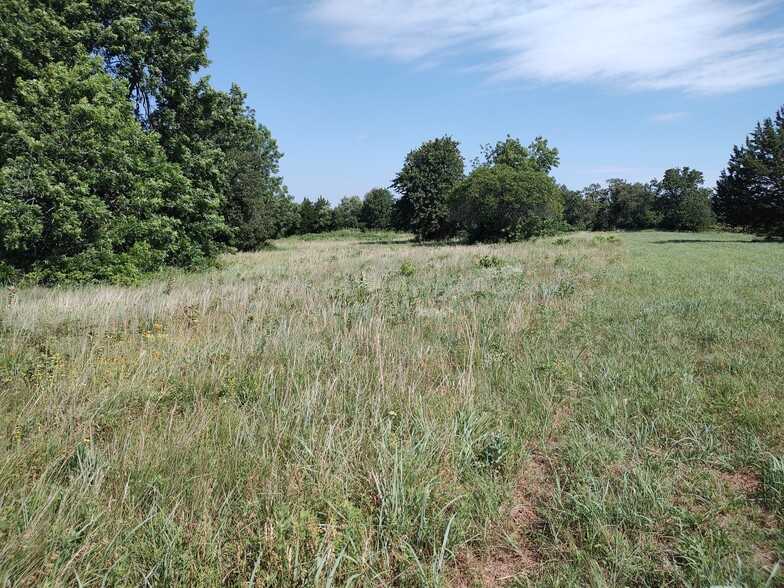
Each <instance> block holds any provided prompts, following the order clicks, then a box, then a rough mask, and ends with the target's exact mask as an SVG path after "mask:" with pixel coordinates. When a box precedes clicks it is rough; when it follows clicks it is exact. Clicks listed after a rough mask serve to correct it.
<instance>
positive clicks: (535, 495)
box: [450, 454, 552, 588]
mask: <svg viewBox="0 0 784 588" xmlns="http://www.w3.org/2000/svg"><path fill="white" fill-rule="evenodd" d="M549 471H550V466H549V463H548V461H547V459H546V458H545V457H544V456H542V455H539V454H536V455H534V456H532V459H531V461H530V462H528V464H527V465H526V466H525V467H524V468H523V469H522V470H521V471H520V472H519V473H518V475H517V478H516V480H515V486H514V490H513V492H512V496H511V498H510V500H509V502H508V503H507V504H505V505H504V507H503V514H504V515H505V516H504V517H502V518H501V520H500V521H499V522H498V523H494V524H491V525H490V529H489V537H488V540H487V542H486V543H485V545H484V546H483V547H477V546H469V547H466V548H465V549H462V550H461V551H459V552H458V553H457V555H456V565H455V574H454V576H453V578H452V581H451V582H450V586H454V587H455V588H479V587H482V588H491V587H497V586H504V585H506V584H508V583H510V582H511V581H513V580H514V579H516V578H520V577H523V576H527V575H534V576H535V575H536V574H538V572H539V570H540V569H541V565H542V564H541V562H542V556H541V554H540V553H539V552H538V551H537V549H536V548H535V547H534V546H533V545H532V544H531V540H530V534H531V533H532V532H533V531H534V530H535V529H536V527H537V526H538V525H540V524H541V523H542V520H541V519H540V518H539V516H538V515H537V514H536V509H537V507H538V506H539V505H541V504H543V503H544V502H546V501H547V496H548V493H549V492H550V491H551V488H552V484H551V483H550V475H549Z"/></svg>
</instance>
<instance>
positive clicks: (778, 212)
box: [291, 108, 784, 242]
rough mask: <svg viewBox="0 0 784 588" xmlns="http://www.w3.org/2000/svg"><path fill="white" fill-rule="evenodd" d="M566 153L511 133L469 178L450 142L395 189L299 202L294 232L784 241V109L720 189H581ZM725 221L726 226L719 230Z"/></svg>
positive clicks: (655, 183)
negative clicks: (729, 236) (712, 233)
mask: <svg viewBox="0 0 784 588" xmlns="http://www.w3.org/2000/svg"><path fill="white" fill-rule="evenodd" d="M559 163H560V158H559V154H558V149H556V148H554V147H550V146H549V145H548V142H547V140H546V139H544V138H542V137H536V138H535V139H534V140H533V141H532V142H531V143H530V144H529V145H528V146H524V145H523V144H522V143H521V142H520V140H519V139H516V138H512V137H511V136H509V135H507V137H506V139H504V140H502V141H498V142H496V143H495V144H487V145H483V146H482V147H481V155H480V157H477V158H475V159H474V160H473V161H472V162H471V171H470V172H469V173H468V174H465V160H464V158H463V156H462V154H461V153H460V144H459V143H458V142H457V141H455V140H454V139H453V138H451V137H450V136H444V137H440V138H436V139H433V140H430V141H426V142H424V143H423V144H422V145H421V146H420V147H418V148H417V149H414V150H412V151H411V152H409V153H408V155H407V156H406V158H405V161H404V163H403V168H402V169H401V170H400V172H399V173H398V174H397V175H396V176H395V178H394V179H393V180H392V182H391V185H390V188H392V189H394V190H395V191H396V192H397V193H398V195H399V197H398V198H395V197H394V196H393V195H392V193H391V192H389V190H387V189H383V188H375V189H373V190H371V191H370V192H369V193H368V194H367V195H366V196H365V199H364V200H362V199H360V198H359V197H358V196H350V197H346V198H343V199H342V200H341V201H340V203H339V204H338V205H337V206H336V207H335V208H334V209H333V208H331V206H330V203H329V202H328V201H327V200H326V199H324V198H319V199H317V200H316V201H315V202H311V201H310V200H308V199H307V198H306V199H305V200H303V202H302V203H301V204H299V205H293V216H294V217H296V220H295V221H294V223H293V224H292V225H291V229H292V231H293V232H297V233H311V232H312V233H319V232H325V231H330V230H335V229H356V228H361V229H394V230H398V231H406V232H411V233H413V234H414V235H415V236H416V238H417V239H420V240H440V239H451V238H462V239H464V240H465V241H468V242H477V241H518V240H523V239H529V238H531V237H537V236H543V235H552V234H556V233H558V232H563V231H570V230H588V231H610V230H643V229H661V230H667V231H694V232H698V231H705V230H708V229H711V228H714V227H716V226H720V227H722V228H729V229H737V230H742V231H747V232H752V233H756V234H759V235H763V236H767V237H773V238H784V188H783V187H784V108H782V109H781V110H779V112H778V113H777V114H776V116H775V118H773V119H765V120H764V121H763V122H762V123H760V124H758V125H757V127H756V129H755V130H754V131H753V132H752V133H751V134H750V135H749V137H747V139H746V142H745V144H744V145H743V146H741V147H735V148H734V150H733V153H732V156H731V158H730V161H729V164H728V167H727V169H726V170H724V171H723V172H722V174H721V176H720V178H719V181H718V184H717V186H716V189H715V190H713V189H710V188H706V187H705V186H704V183H705V181H704V176H703V174H702V172H700V171H698V170H695V169H691V168H689V167H680V168H671V169H668V170H666V171H665V172H664V174H663V177H662V178H661V179H653V180H651V181H649V182H628V181H626V180H624V179H619V178H613V179H609V180H607V181H606V182H605V184H604V185H602V184H598V183H594V184H591V185H589V186H587V187H585V188H583V189H582V190H571V189H569V188H568V187H566V186H564V185H559V184H557V182H556V180H555V178H554V177H553V176H552V175H551V172H552V170H553V169H554V168H556V167H557V166H558V164H559ZM717 223H718V225H717Z"/></svg>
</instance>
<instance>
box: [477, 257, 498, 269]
mask: <svg viewBox="0 0 784 588" xmlns="http://www.w3.org/2000/svg"><path fill="white" fill-rule="evenodd" d="M502 265H504V260H503V259H501V258H500V257H498V256H496V255H483V256H482V257H480V258H479V267H483V268H491V267H501V266H502Z"/></svg>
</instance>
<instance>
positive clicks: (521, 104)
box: [196, 0, 784, 203]
mask: <svg viewBox="0 0 784 588" xmlns="http://www.w3.org/2000/svg"><path fill="white" fill-rule="evenodd" d="M196 16H197V19H198V20H199V23H200V25H202V26H206V27H207V29H208V30H209V34H210V47H209V49H208V55H209V57H210V59H211V60H212V65H211V66H210V68H209V69H208V71H207V73H209V74H210V76H211V78H212V82H213V84H214V85H215V86H216V87H218V88H221V89H228V87H229V86H230V84H231V83H232V82H236V83H238V84H239V85H240V86H241V87H242V88H243V90H244V91H245V92H247V93H248V103H249V105H250V106H251V107H253V108H254V109H255V110H256V116H257V118H258V120H259V121H260V122H262V123H263V124H265V125H266V126H267V127H269V129H270V130H271V131H272V134H273V137H275V138H276V140H277V141H278V144H279V146H280V148H281V150H282V151H283V152H284V154H285V155H284V157H283V159H282V160H281V173H282V175H283V177H284V180H285V183H286V184H287V185H288V187H289V191H290V192H291V194H293V195H294V197H295V199H296V200H297V201H300V200H301V199H302V198H303V197H309V198H311V199H313V198H316V197H318V196H320V195H323V196H325V197H326V198H327V199H329V200H330V201H331V202H333V203H337V202H338V201H339V200H340V198H342V197H343V196H350V195H354V194H356V195H359V196H362V195H364V194H365V193H366V192H367V191H368V190H370V189H371V188H373V187H377V186H379V187H387V186H389V184H390V182H391V180H392V178H393V177H394V176H395V174H396V173H397V172H398V171H399V170H400V168H401V166H402V164H403V160H404V158H405V156H406V154H407V153H408V152H409V151H411V150H412V149H415V148H416V147H418V146H419V145H420V144H421V143H422V142H423V141H426V140H429V139H433V138H436V137H440V136H443V135H445V134H448V135H451V136H452V137H453V138H455V139H456V140H458V141H460V143H461V151H462V153H463V156H464V157H465V159H466V170H467V171H468V170H469V169H470V163H469V162H470V160H471V159H472V158H474V157H476V156H477V155H478V154H479V153H480V146H481V145H482V144H485V143H495V142H496V141H497V140H500V139H503V138H505V137H506V135H507V134H510V135H512V136H513V137H518V138H519V139H520V140H521V141H522V142H523V143H524V144H528V143H529V142H530V141H531V140H532V139H533V138H534V137H535V136H537V135H542V136H544V137H545V138H546V139H548V141H549V143H550V145H551V146H554V147H557V148H558V150H559V151H560V156H561V165H560V166H559V167H558V168H557V169H555V170H554V172H553V175H554V176H555V177H556V179H557V180H558V181H559V182H560V183H564V184H566V185H567V186H569V187H571V188H574V189H579V188H582V187H584V186H587V185H588V184H590V183H591V182H603V181H604V180H606V179H608V178H614V177H619V178H625V179H627V180H630V181H648V180H650V179H652V178H654V177H658V178H660V177H661V176H662V175H663V173H664V170H666V169H668V168H670V167H682V166H689V167H691V168H696V169H699V170H700V171H702V172H703V173H704V174H705V178H706V185H708V186H711V187H712V186H713V184H715V181H716V178H717V177H718V175H719V173H720V171H721V170H722V169H723V168H724V167H725V166H726V164H727V160H728V159H729V156H730V154H731V151H732V147H733V145H735V144H740V143H741V142H742V141H743V140H744V138H745V137H746V135H747V134H748V133H749V132H751V131H752V129H753V128H754V125H755V124H756V123H757V122H758V121H760V120H761V119H763V118H765V117H770V116H773V114H774V113H775V112H776V110H777V109H778V108H780V107H781V106H782V105H784V2H781V0H762V1H759V2H758V1H755V0H743V1H738V0H548V1H540V0H452V1H446V0H313V1H301V2H281V1H278V0H196Z"/></svg>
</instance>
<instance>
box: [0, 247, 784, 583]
mask: <svg viewBox="0 0 784 588" xmlns="http://www.w3.org/2000/svg"><path fill="white" fill-rule="evenodd" d="M782 247H783V246H782V245H781V244H780V243H765V242H757V241H755V240H754V239H753V238H752V237H749V236H743V235H735V234H729V233H701V234H687V233H662V232H640V233H603V234H594V233H575V234H570V235H566V236H562V237H558V238H544V239H539V240H537V241H536V242H532V243H521V244H508V245H475V246H464V245H456V244H441V245H419V244H416V243H412V242H411V241H410V240H408V239H407V238H406V237H401V236H399V235H395V234H383V233H367V234H344V235H338V236H333V237H332V238H330V237H329V236H327V237H326V238H318V239H303V238H290V239H285V240H280V241H277V242H276V243H275V247H274V248H273V249H270V250H266V251H261V252H257V253H245V254H238V255H234V256H230V257H226V258H225V259H224V260H223V265H222V266H221V267H220V268H218V269H214V270H210V271H207V272H203V273H198V274H179V273H172V274H168V275H165V276H163V277H161V278H160V279H155V280H151V281H148V282H145V283H143V284H140V285H136V286H129V287H120V286H84V287H78V288H56V289H44V288H33V287H31V288H20V289H14V288H9V289H5V291H4V292H3V298H2V299H0V309H1V310H0V319H1V322H0V434H2V435H3V437H4V438H3V439H2V441H1V442H0V447H2V453H1V455H2V457H1V458H0V585H2V586H91V587H104V586H205V587H207V586H265V587H278V586H318V587H325V588H326V587H330V586H334V587H337V586H349V585H350V586H355V587H371V586H372V587H376V586H399V587H409V586H411V587H413V586H423V587H426V586H427V587H438V586H444V587H446V586H455V587H459V588H479V587H489V586H513V587H518V588H519V587H542V588H544V587H550V586H562V587H567V586H569V587H578V586H596V587H601V586H608V587H609V586H635V587H642V586H650V587H659V586H694V587H697V586H700V587H701V586H706V587H707V586H711V585H723V586H738V587H740V586H748V587H763V586H782V585H784V570H782V569H781V567H784V566H781V567H780V564H781V560H782V559H784V527H783V525H782V519H783V518H784V426H783V423H784V297H783V296H782V293H784V248H782Z"/></svg>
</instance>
